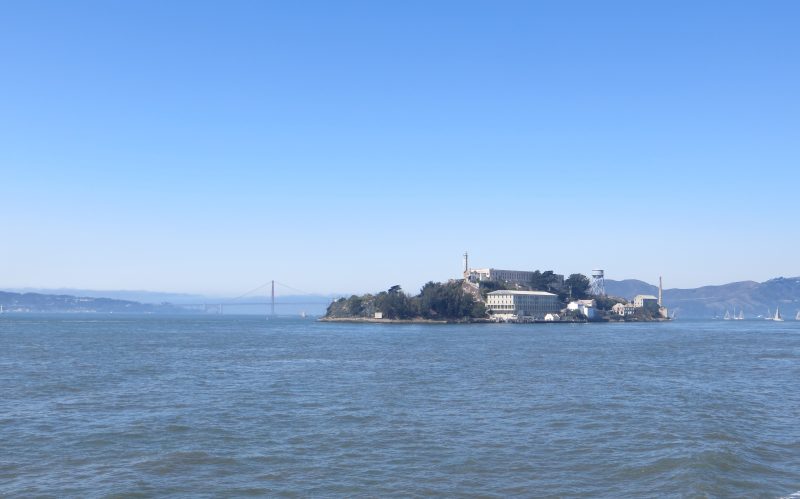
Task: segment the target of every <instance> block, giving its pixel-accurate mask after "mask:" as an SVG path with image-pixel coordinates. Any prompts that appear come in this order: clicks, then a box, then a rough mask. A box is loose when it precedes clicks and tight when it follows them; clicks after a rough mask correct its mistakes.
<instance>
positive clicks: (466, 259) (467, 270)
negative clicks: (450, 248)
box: [464, 251, 469, 276]
mask: <svg viewBox="0 0 800 499" xmlns="http://www.w3.org/2000/svg"><path fill="white" fill-rule="evenodd" d="M468 272H469V254H467V252H466V251H465V252H464V276H466V275H467V273H468Z"/></svg>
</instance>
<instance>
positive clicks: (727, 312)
mask: <svg viewBox="0 0 800 499" xmlns="http://www.w3.org/2000/svg"><path fill="white" fill-rule="evenodd" d="M722 320H724V321H729V320H731V313H730V311H728V310H726V311H725V317H723V318H722Z"/></svg>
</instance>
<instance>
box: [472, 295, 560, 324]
mask: <svg viewBox="0 0 800 499" xmlns="http://www.w3.org/2000/svg"><path fill="white" fill-rule="evenodd" d="M486 308H488V309H489V310H490V311H491V313H492V315H493V317H496V318H498V319H503V320H509V319H518V318H521V317H533V318H534V319H543V318H544V316H545V315H547V314H548V313H551V312H558V311H559V310H560V309H561V304H560V303H559V301H558V295H555V294H553V293H548V292H546V291H515V290H500V291H493V292H491V293H489V294H488V295H487V296H486Z"/></svg>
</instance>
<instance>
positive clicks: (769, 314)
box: [764, 308, 772, 321]
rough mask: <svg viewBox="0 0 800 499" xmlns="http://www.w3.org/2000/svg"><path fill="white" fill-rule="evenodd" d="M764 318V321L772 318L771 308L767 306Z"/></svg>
mask: <svg viewBox="0 0 800 499" xmlns="http://www.w3.org/2000/svg"><path fill="white" fill-rule="evenodd" d="M764 320H765V321H771V320H772V310H770V309H769V308H768V309H767V316H766V317H764Z"/></svg>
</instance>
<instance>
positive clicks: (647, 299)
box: [633, 295, 658, 308]
mask: <svg viewBox="0 0 800 499" xmlns="http://www.w3.org/2000/svg"><path fill="white" fill-rule="evenodd" d="M648 303H652V304H653V305H658V298H656V297H655V296H653V295H636V296H635V297H634V298H633V306H634V307H636V308H643V307H644V306H646V305H647V304H648Z"/></svg>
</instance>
